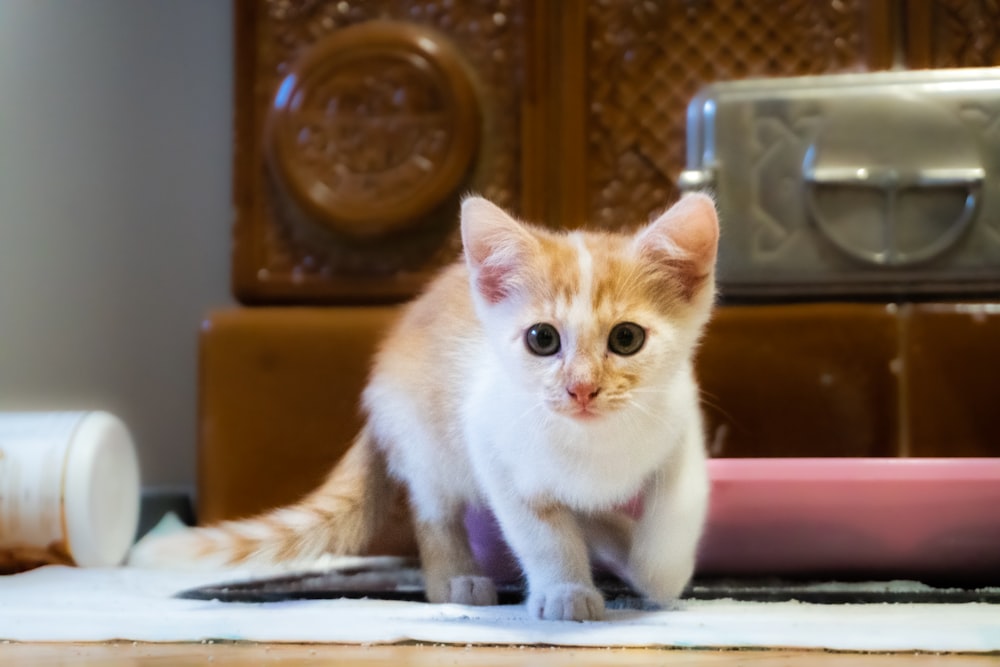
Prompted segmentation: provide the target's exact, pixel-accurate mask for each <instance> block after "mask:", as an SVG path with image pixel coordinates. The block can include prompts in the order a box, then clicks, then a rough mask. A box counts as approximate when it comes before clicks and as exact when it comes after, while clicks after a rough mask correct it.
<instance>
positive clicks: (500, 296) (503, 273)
mask: <svg viewBox="0 0 1000 667" xmlns="http://www.w3.org/2000/svg"><path fill="white" fill-rule="evenodd" d="M510 272H511V270H510V269H509V268H507V267H503V266H492V265H486V266H483V267H482V268H481V269H479V273H478V274H477V275H476V288H477V289H478V290H479V293H480V294H482V295H483V298H484V299H486V301H487V303H490V304H498V303H500V302H501V301H503V300H504V299H506V298H507V297H508V296H509V295H510V292H511V282H510V275H509V274H510Z"/></svg>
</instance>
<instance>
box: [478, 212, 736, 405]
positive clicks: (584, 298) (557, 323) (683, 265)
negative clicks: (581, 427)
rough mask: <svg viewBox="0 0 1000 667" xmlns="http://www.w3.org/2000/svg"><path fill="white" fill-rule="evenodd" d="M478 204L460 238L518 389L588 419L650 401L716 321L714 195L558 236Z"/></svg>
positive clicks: (491, 331)
mask: <svg viewBox="0 0 1000 667" xmlns="http://www.w3.org/2000/svg"><path fill="white" fill-rule="evenodd" d="M685 201H686V202H687V205H686V208H685V207H684V206H682V204H683V203H684V202H685ZM473 202H474V205H473V206H469V205H468V204H469V202H467V205H466V207H465V208H464V209H463V235H464V236H465V243H466V257H467V259H468V261H469V265H470V269H471V273H472V289H473V294H474V298H475V300H476V306H477V312H478V313H479V316H480V318H481V319H482V320H483V323H484V326H485V327H486V330H487V334H488V335H489V336H490V338H491V340H492V341H493V342H494V347H495V349H496V350H497V353H498V354H499V355H500V356H501V358H502V359H503V362H504V367H505V368H507V369H509V370H510V373H511V375H512V377H513V378H514V379H515V381H516V383H517V385H518V386H519V388H520V390H521V391H523V392H525V394H526V395H528V396H530V397H532V398H533V399H536V400H537V401H538V403H539V404H541V405H543V406H544V407H545V409H546V410H548V411H549V412H551V413H553V414H555V415H559V416H561V417H564V418H567V419H571V420H574V421H578V422H581V423H586V422H589V421H592V420H599V419H602V418H606V417H608V416H609V415H613V414H616V413H621V412H622V411H625V410H628V409H633V410H645V409H647V408H646V405H647V404H649V403H650V402H649V401H645V400H644V398H647V397H650V396H652V395H653V394H655V392H657V391H660V392H662V391H663V388H664V387H665V386H666V384H667V382H669V380H670V379H671V378H672V376H673V374H674V373H676V372H677V370H678V369H679V368H681V367H682V366H683V365H684V364H685V362H686V361H687V360H688V359H689V358H690V356H691V353H692V351H693V347H694V345H695V342H696V340H697V338H698V335H699V333H700V330H701V328H702V325H703V324H704V322H705V320H706V319H707V318H708V313H709V310H710V308H711V303H712V298H713V289H714V286H713V280H712V265H713V264H714V259H715V244H716V240H717V234H718V228H717V222H716V220H715V215H714V207H713V206H712V205H711V203H710V200H707V198H702V199H701V200H699V201H698V202H695V203H694V204H695V205H693V206H692V202H691V201H688V200H683V201H682V204H678V205H677V206H675V207H674V209H671V211H668V213H666V214H664V216H662V217H661V219H660V220H657V221H656V222H654V223H653V224H652V225H650V226H649V227H647V228H645V229H643V230H641V231H640V232H639V233H637V234H636V235H634V236H632V235H625V234H602V233H585V232H575V233H572V234H569V235H562V234H553V233H549V232H544V231H541V230H537V229H532V228H528V227H525V226H523V225H521V224H520V223H517V222H516V221H514V220H512V219H511V218H509V216H506V214H504V213H503V212H502V211H499V209H496V207H493V206H492V205H490V204H488V202H485V201H484V200H473ZM480 202H481V203H480ZM470 209H472V210H470ZM678 209H679V210H678ZM671 214H672V217H671ZM678 216H680V217H678ZM692 220H693V223H694V224H693V225H692V224H691V223H692ZM706 230H707V231H706ZM706 239H707V240H706ZM685 245H686V246H688V247H687V248H685Z"/></svg>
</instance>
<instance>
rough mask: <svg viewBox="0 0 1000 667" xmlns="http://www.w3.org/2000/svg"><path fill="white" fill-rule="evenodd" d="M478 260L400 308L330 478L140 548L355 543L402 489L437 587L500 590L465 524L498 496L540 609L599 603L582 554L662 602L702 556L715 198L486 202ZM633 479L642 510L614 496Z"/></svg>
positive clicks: (324, 547)
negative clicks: (536, 222) (629, 510)
mask: <svg viewBox="0 0 1000 667" xmlns="http://www.w3.org/2000/svg"><path fill="white" fill-rule="evenodd" d="M461 228H462V240H463V243H464V248H465V250H464V261H460V262H458V263H456V264H455V265H453V266H451V267H450V268H448V269H446V270H445V271H444V272H443V273H442V274H441V275H440V276H439V277H438V278H437V279H436V280H435V281H434V282H433V283H432V284H431V285H430V286H429V288H428V289H427V291H426V292H425V293H424V294H423V295H422V296H421V297H419V298H418V299H417V300H415V301H414V302H413V303H412V304H411V305H410V306H409V307H408V308H407V309H406V311H405V313H404V314H403V316H402V318H401V320H400V322H399V323H398V324H397V326H396V327H395V329H394V330H393V332H392V333H391V334H390V335H389V336H388V338H387V340H386V341H385V342H384V344H383V346H382V347H381V350H380V351H379V353H378V355H377V357H376V359H375V362H374V368H373V371H372V374H371V377H370V380H369V383H368V386H367V388H366V390H365V392H364V397H363V405H364V409H365V412H366V414H367V423H366V426H365V427H364V428H363V430H362V431H361V433H360V434H359V435H358V436H357V438H356V440H355V441H354V444H353V445H352V446H351V448H350V450H349V451H348V453H347V454H346V455H345V456H344V458H343V459H342V460H341V462H340V463H338V465H337V466H336V467H335V468H334V470H333V471H332V472H331V474H330V476H329V478H328V479H327V481H326V482H325V483H324V484H323V485H322V486H321V487H320V488H319V489H318V490H316V491H314V492H313V493H312V494H311V495H310V496H308V497H307V498H306V499H304V500H303V501H301V502H300V503H298V504H296V505H293V506H291V507H288V508H283V509H278V510H274V511H272V512H270V513H267V514H265V515H263V516H261V517H258V518H255V519H249V520H244V521H238V522H228V523H224V524H221V525H220V526H218V527H214V528H199V529H193V530H191V531H188V532H185V533H182V534H180V535H176V536H168V537H164V538H160V539H153V540H149V541H144V542H143V543H141V544H140V545H139V546H138V547H137V549H136V550H135V551H134V552H133V555H132V560H131V562H132V563H134V564H140V565H177V564H182V563H184V562H185V561H191V560H201V561H203V562H210V563H237V562H246V563H259V564H263V563H275V562H282V561H285V562H287V561H291V560H294V559H302V558H314V557H317V556H319V555H321V554H323V553H327V552H330V553H336V554H351V553H359V552H361V551H362V550H363V549H364V548H365V546H366V544H367V543H368V542H369V540H370V539H371V538H372V535H373V533H374V532H375V531H376V530H377V528H378V527H379V522H380V520H381V518H382V517H383V516H384V514H385V512H386V510H387V504H388V501H387V498H389V497H390V496H391V495H392V493H391V492H392V490H393V489H394V488H395V487H396V486H398V485H402V486H403V487H404V488H405V490H406V491H407V492H408V494H409V501H410V505H411V508H412V512H413V517H414V518H413V520H414V522H415V526H414V527H415V530H416V535H417V541H418V547H419V551H420V557H421V562H422V568H423V571H424V577H425V584H426V590H427V597H428V599H429V600H430V601H432V602H449V601H450V602H456V603H465V604H477V605H486V604H494V603H495V602H496V591H495V588H494V585H493V583H492V581H491V580H489V579H488V578H486V577H483V576H481V575H480V573H479V571H478V570H477V567H476V564H475V561H474V559H473V556H472V553H471V551H470V547H469V544H468V537H467V535H466V532H465V527H464V524H463V513H464V510H465V508H466V506H468V505H479V506H483V505H485V506H488V507H489V508H490V509H491V510H492V511H493V513H494V514H495V515H496V517H497V519H498V521H499V524H500V527H501V529H502V531H503V534H504V536H505V538H506V539H507V541H508V542H509V544H510V546H511V547H512V549H513V551H514V553H515V554H516V555H517V557H518V560H519V561H520V564H521V567H522V569H523V571H524V573H525V575H526V578H527V584H528V591H529V593H528V600H527V606H528V609H529V611H530V613H531V614H532V615H533V616H535V617H540V618H546V619H575V620H587V619H599V618H601V617H602V615H603V613H604V601H603V599H602V597H601V594H600V593H599V592H598V590H597V589H596V588H595V587H594V583H593V580H592V576H591V561H590V556H594V557H599V558H602V559H605V560H610V561H613V562H614V563H616V564H617V566H618V569H619V571H621V572H622V573H623V574H624V576H625V577H626V578H627V579H628V580H629V582H630V583H631V584H632V585H634V586H635V587H636V588H637V589H638V590H640V591H642V592H643V593H644V594H645V595H647V596H648V597H649V598H650V599H652V600H654V601H656V602H661V603H666V602H669V601H671V600H673V599H675V598H676V597H677V596H678V595H679V594H680V593H681V592H682V590H683V588H684V586H685V585H686V584H687V582H688V580H689V579H690V577H691V574H692V571H693V569H694V562H695V551H696V548H697V544H698V540H699V538H700V535H701V532H702V527H703V523H704V519H705V514H706V505H707V500H708V480H707V470H706V462H705V449H704V436H703V433H702V422H701V415H700V411H699V405H698V390H697V386H696V384H695V380H694V377H693V373H692V356H693V353H694V350H695V347H696V344H697V341H698V339H699V336H700V334H701V331H702V328H703V326H704V325H705V323H706V321H707V320H708V318H709V315H710V313H711V310H712V306H713V302H714V294H715V284H714V264H715V256H716V246H717V242H718V233H719V232H718V221H717V218H716V213H715V207H714V205H713V202H712V200H711V199H710V198H708V197H707V196H705V195H687V196H685V197H684V198H682V199H681V200H680V201H679V202H678V203H677V204H675V205H674V206H673V207H672V208H670V209H669V210H667V211H666V212H665V213H663V214H662V215H661V216H660V217H659V218H657V219H656V220H655V221H653V222H652V223H650V224H649V225H647V226H645V227H644V228H642V229H640V230H639V231H638V232H636V233H635V234H633V235H626V234H612V233H598V232H581V231H577V232H570V233H556V232H552V231H547V230H543V229H539V228H534V227H530V226H528V225H525V224H523V223H521V222H518V221H517V220H515V219H513V218H512V217H510V216H509V215H507V214H506V213H505V212H504V211H502V210H501V209H499V208H498V207H496V206H495V205H493V204H491V203H490V202H488V201H487V200H485V199H481V198H478V197H470V198H467V199H466V200H465V201H464V202H463V204H462V213H461ZM637 496H641V498H642V504H643V507H644V509H643V512H642V515H641V518H639V519H638V520H635V519H632V518H629V517H628V516H626V515H625V514H624V513H622V512H620V511H618V508H619V507H621V505H622V504H623V503H625V502H627V501H629V500H630V499H632V498H635V497H637Z"/></svg>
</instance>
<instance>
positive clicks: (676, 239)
mask: <svg viewBox="0 0 1000 667" xmlns="http://www.w3.org/2000/svg"><path fill="white" fill-rule="evenodd" d="M635 244H636V248H637V250H638V252H639V254H640V255H641V256H642V257H643V259H645V260H646V261H650V262H653V263H654V264H656V265H658V266H662V267H663V268H664V269H665V270H667V271H669V272H670V274H671V275H672V276H673V277H674V278H675V279H676V280H677V281H678V284H679V285H680V286H681V289H682V291H683V293H684V295H685V297H686V298H688V299H690V298H692V297H693V296H694V294H695V292H697V290H698V289H699V287H701V286H702V285H703V284H704V283H705V281H706V280H707V279H708V278H709V277H710V276H711V275H712V271H713V270H714V268H715V256H716V252H717V250H718V246H719V218H718V215H717V214H716V212H715V202H714V201H713V200H712V198H711V197H709V196H708V195H704V194H700V193H694V194H688V195H685V196H684V197H682V198H681V200H680V201H678V202H677V203H676V204H674V205H673V206H671V207H670V208H669V209H667V210H666V211H665V212H664V213H663V214H662V215H660V217H658V218H657V219H656V220H654V221H653V222H652V223H650V224H649V225H648V226H647V227H645V228H644V229H642V230H640V231H639V233H638V234H637V235H636V237H635Z"/></svg>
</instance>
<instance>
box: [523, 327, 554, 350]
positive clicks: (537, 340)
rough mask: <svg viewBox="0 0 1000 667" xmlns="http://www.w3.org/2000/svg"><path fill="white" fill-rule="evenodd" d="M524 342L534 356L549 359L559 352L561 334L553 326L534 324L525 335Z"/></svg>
mask: <svg viewBox="0 0 1000 667" xmlns="http://www.w3.org/2000/svg"><path fill="white" fill-rule="evenodd" d="M524 342H525V344H526V345H527V346H528V349H529V350H531V353H532V354H537V355H538V356H540V357H549V356H552V355H553V354H555V353H556V352H558V351H559V332H558V331H556V328H555V327H554V326H552V325H551V324H546V323H544V322H539V323H538V324H533V325H532V326H531V328H529V329H528V332H527V333H526V334H525V335H524Z"/></svg>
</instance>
